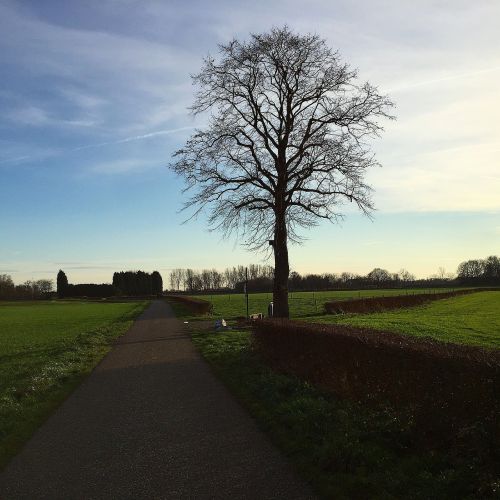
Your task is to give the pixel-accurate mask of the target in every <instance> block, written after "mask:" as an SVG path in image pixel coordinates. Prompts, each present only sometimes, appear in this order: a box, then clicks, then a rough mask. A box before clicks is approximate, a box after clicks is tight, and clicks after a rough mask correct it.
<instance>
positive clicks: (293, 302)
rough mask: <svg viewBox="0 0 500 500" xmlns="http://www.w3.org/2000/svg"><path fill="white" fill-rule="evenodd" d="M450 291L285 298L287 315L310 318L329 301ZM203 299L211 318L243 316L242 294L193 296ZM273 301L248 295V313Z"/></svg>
mask: <svg viewBox="0 0 500 500" xmlns="http://www.w3.org/2000/svg"><path fill="white" fill-rule="evenodd" d="M451 290H452V289H451V288H439V289H436V288H429V289H416V290H404V289H401V288H398V289H388V290H352V291H350V290H347V291H345V290H342V291H327V292H292V293H290V295H289V304H290V315H291V317H292V318H299V317H307V316H314V315H318V314H324V313H325V310H324V307H323V305H324V303H325V302H328V301H329V300H348V299H358V298H363V297H377V296H389V295H405V294H414V293H434V292H446V291H451ZM196 297H199V298H201V299H204V300H208V301H210V302H212V304H213V306H214V310H213V315H214V316H215V317H218V318H225V319H234V318H236V317H238V316H246V303H245V295H244V294H242V293H235V294H224V295H196ZM272 300H273V295H272V293H251V294H249V313H250V314H254V313H263V314H264V315H267V306H268V304H269V302H271V301H272Z"/></svg>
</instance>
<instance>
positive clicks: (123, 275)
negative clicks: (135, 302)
mask: <svg viewBox="0 0 500 500" xmlns="http://www.w3.org/2000/svg"><path fill="white" fill-rule="evenodd" d="M113 286H114V287H115V288H116V289H117V290H118V291H119V293H118V294H119V295H159V294H161V293H163V279H162V277H161V274H160V273H159V272H158V271H153V272H152V273H151V274H150V273H146V272H144V271H120V272H116V273H114V274H113Z"/></svg>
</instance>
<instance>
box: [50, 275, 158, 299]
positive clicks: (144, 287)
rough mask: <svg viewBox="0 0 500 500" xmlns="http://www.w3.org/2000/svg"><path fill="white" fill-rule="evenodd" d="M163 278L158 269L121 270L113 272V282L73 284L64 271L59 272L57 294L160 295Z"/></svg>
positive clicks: (102, 295) (96, 295)
mask: <svg viewBox="0 0 500 500" xmlns="http://www.w3.org/2000/svg"><path fill="white" fill-rule="evenodd" d="M162 288H163V280H162V277H161V275H160V273H159V272H158V271H154V272H152V273H146V272H144V271H121V272H116V273H114V274H113V283H112V284H111V285H110V284H107V283H102V284H95V283H84V284H78V285H72V284H70V283H68V278H67V277H66V274H65V272H64V271H62V270H60V271H59V272H58V274H57V295H58V296H59V297H60V298H67V297H114V296H140V295H159V294H161V293H162Z"/></svg>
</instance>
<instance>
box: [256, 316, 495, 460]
mask: <svg viewBox="0 0 500 500" xmlns="http://www.w3.org/2000/svg"><path fill="white" fill-rule="evenodd" d="M253 339H254V345H255V347H256V349H257V350H258V351H259V352H260V353H261V354H262V355H263V356H264V358H265V359H266V360H267V361H268V362H269V364H270V365H271V366H272V367H273V368H275V369H277V370H279V371H282V372H285V373H289V374H293V375H296V376H299V377H300V378H303V379H305V380H307V381H309V382H311V383H314V384H317V385H319V386H321V387H323V388H326V389H327V390H329V391H332V392H333V393H335V394H336V395H338V396H340V397H342V398H349V399H352V400H356V401H364V402H367V403H368V404H372V403H373V404H377V405H378V404H387V403H389V404H390V405H391V406H392V407H393V408H400V409H404V411H405V412H409V415H410V416H411V417H410V420H411V421H412V422H414V424H415V425H416V427H417V428H418V429H419V432H421V436H419V437H421V439H422V440H423V441H426V440H430V441H434V442H436V441H437V442H439V443H441V444H442V443H443V440H444V441H447V442H448V443H447V444H450V443H449V441H454V440H458V441H461V442H464V441H467V443H468V446H469V447H470V446H480V447H481V449H482V450H483V452H484V449H485V448H488V447H489V446H490V445H491V446H496V450H497V451H494V453H496V458H497V459H499V460H500V458H499V455H498V449H500V421H499V419H498V415H500V351H494V350H487V349H482V348H478V347H470V346H462V345H455V344H446V343H442V342H437V341H434V340H431V339H417V338H414V337H411V336H404V335H398V334H395V333H389V332H380V331H375V330H369V329H362V328H354V327H347V326H341V325H318V324H310V323H300V322H290V321H282V320H274V321H272V320H271V321H270V320H266V321H262V322H258V323H255V324H254V336H253ZM488 449H489V448H488ZM490 451H491V450H490ZM492 452H493V451H492Z"/></svg>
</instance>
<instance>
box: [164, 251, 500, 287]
mask: <svg viewBox="0 0 500 500" xmlns="http://www.w3.org/2000/svg"><path fill="white" fill-rule="evenodd" d="M273 276H274V269H273V268H272V267H271V266H259V265H255V264H251V265H250V266H248V289H249V290H250V291H252V292H269V291H271V290H272V288H273ZM169 281H170V290H171V291H186V292H189V293H192V292H216V291H224V290H231V291H235V292H243V290H244V285H245V282H246V267H245V266H237V267H228V268H226V269H224V271H222V272H220V271H218V270H217V269H203V270H201V271H197V270H193V269H173V270H172V272H171V273H170V280H169ZM461 285H468V286H470V285H489V286H491V285H493V286H495V285H498V286H500V259H499V258H498V257H495V256H491V257H487V258H486V259H484V260H469V261H466V262H462V263H461V264H460V265H459V266H458V269H457V273H456V274H453V273H447V272H446V270H445V269H443V268H439V269H438V272H437V273H436V274H434V275H432V276H429V277H428V278H425V279H416V278H415V276H414V275H413V274H412V273H410V272H409V271H407V270H406V269H401V270H400V271H398V272H396V273H391V272H389V271H387V270H386V269H382V268H379V267H376V268H375V269H373V270H372V271H370V272H369V273H368V274H366V275H360V274H356V273H351V272H343V273H338V274H337V273H322V274H300V273H298V272H296V271H293V272H292V273H290V278H289V280H288V288H289V290H290V291H312V290H332V289H346V288H348V289H363V288H424V287H431V286H432V287H440V286H441V287H446V286H461Z"/></svg>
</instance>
